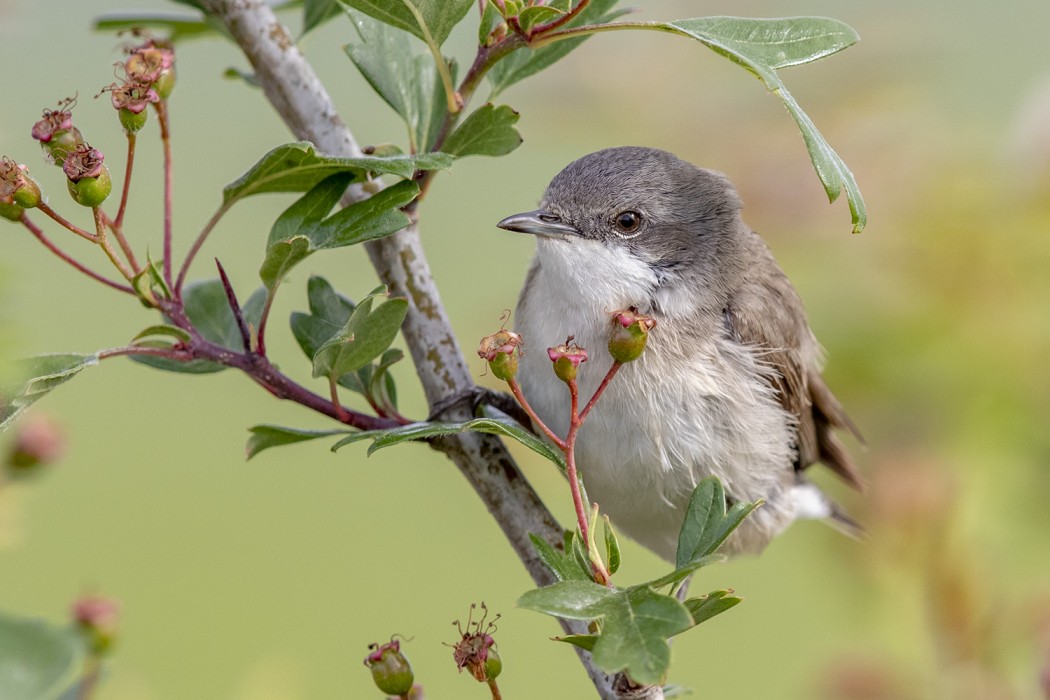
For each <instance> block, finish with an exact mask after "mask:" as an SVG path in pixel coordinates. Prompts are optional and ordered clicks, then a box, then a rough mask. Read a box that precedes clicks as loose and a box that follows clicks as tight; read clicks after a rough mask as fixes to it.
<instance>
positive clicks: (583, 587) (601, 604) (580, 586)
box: [517, 580, 624, 620]
mask: <svg viewBox="0 0 1050 700" xmlns="http://www.w3.org/2000/svg"><path fill="white" fill-rule="evenodd" d="M623 594H624V591H620V590H617V589H614V588H607V587H606V586H603V585H601V584H598V583H595V582H594V581H577V580H566V581H559V582H558V583H552V584H551V585H549V586H544V587H543V588H535V589H533V590H531V591H526V592H525V593H523V594H522V595H521V597H520V598H518V602H517V605H518V607H519V608H525V609H527V610H535V611H537V612H541V613H544V614H546V615H553V616H555V617H561V618H564V619H566V620H598V619H601V618H602V617H603V616H604V614H605V612H606V611H607V608H606V607H605V606H606V605H607V604H608V603H609V602H610V601H613V600H616V599H617V598H619V597H621V596H622V595H623Z"/></svg>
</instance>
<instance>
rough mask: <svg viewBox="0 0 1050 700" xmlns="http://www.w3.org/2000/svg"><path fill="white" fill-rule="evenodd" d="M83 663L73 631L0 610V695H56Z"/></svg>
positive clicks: (35, 699)
mask: <svg viewBox="0 0 1050 700" xmlns="http://www.w3.org/2000/svg"><path fill="white" fill-rule="evenodd" d="M83 663H84V646H83V644H82V643H81V641H80V638H79V636H78V635H77V634H76V632H74V631H73V630H71V629H68V628H59V627H55V626H53V625H50V624H47V623H46V622H44V621H42V620H35V619H28V618H23V617H16V616H14V615H9V614H6V613H0V698H12V700H14V699H15V698H25V699H26V700H30V699H32V700H53V699H54V698H58V697H59V695H61V694H62V693H63V692H65V691H67V690H69V689H70V688H72V687H73V686H74V685H75V684H76V682H77V679H78V677H79V675H80V672H81V669H82V666H83Z"/></svg>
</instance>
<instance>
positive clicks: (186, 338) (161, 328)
mask: <svg viewBox="0 0 1050 700" xmlns="http://www.w3.org/2000/svg"><path fill="white" fill-rule="evenodd" d="M157 335H166V336H168V337H171V338H175V339H176V340H179V341H182V342H183V343H188V342H190V334H189V333H187V332H186V331H184V330H182V329H181V328H178V327H177V326H169V325H168V324H166V323H158V324H157V325H154V326H149V327H147V328H143V329H142V330H141V331H139V332H138V333H136V334H135V337H134V338H132V339H131V342H132V343H137V342H138V341H140V340H142V339H143V338H150V337H153V336H157Z"/></svg>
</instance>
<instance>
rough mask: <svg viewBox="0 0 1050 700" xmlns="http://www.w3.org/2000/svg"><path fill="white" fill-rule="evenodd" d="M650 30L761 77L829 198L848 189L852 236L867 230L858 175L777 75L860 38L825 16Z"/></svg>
mask: <svg viewBox="0 0 1050 700" xmlns="http://www.w3.org/2000/svg"><path fill="white" fill-rule="evenodd" d="M646 28H650V29H660V30H663V31H669V32H672V33H675V34H679V35H682V36H686V37H689V38H691V39H695V40H696V41H699V42H700V43H702V44H704V45H705V46H707V47H708V48H710V49H711V50H712V51H714V52H716V53H718V54H721V55H722V56H725V57H726V58H728V59H729V60H731V61H733V62H734V63H737V64H739V65H741V66H743V67H744V68H746V69H747V70H748V71H750V72H751V73H753V74H754V75H755V76H757V77H758V78H760V79H761V80H762V81H763V82H764V83H765V85H766V87H767V88H768V89H769V90H770V91H771V92H773V93H775V94H776V95H777V96H778V97H779V98H780V99H781V100H782V101H783V103H784V106H785V107H787V109H788V111H789V112H790V113H791V116H792V117H794V119H795V122H796V123H797V124H798V127H799V130H800V131H801V132H802V138H803V140H804V141H805V143H806V148H807V149H808V151H809V156H810V159H811V160H812V161H813V167H814V169H815V170H816V171H817V175H818V176H819V177H820V181H821V182H822V183H823V184H824V190H825V192H827V194H828V199H829V200H830V201H832V202H833V201H835V200H836V199H837V198H838V196H839V194H840V193H841V191H842V189H845V190H846V198H847V200H848V201H849V206H850V212H851V215H852V218H853V232H854V233H860V232H861V231H862V230H863V229H864V227H865V226H866V225H867V221H868V215H867V209H866V207H865V205H864V198H863V197H862V196H861V193H860V187H859V186H858V185H857V182H856V180H855V179H854V177H853V173H851V172H850V170H849V168H848V167H846V164H845V162H844V161H843V160H842V158H840V157H839V155H838V154H837V153H836V152H835V151H834V150H833V149H832V148H831V146H830V144H828V142H827V140H826V139H825V138H824V136H823V135H822V134H821V133H820V132H819V131H818V130H817V128H816V126H815V125H814V124H813V122H812V120H811V119H810V118H809V116H808V115H807V114H806V113H805V112H804V111H803V110H802V107H800V106H799V104H798V102H796V101H795V98H794V97H792V95H791V93H789V92H788V90H787V88H786V87H785V85H784V83H783V81H782V80H781V79H780V76H779V75H777V72H776V71H777V69H778V68H786V67H788V66H796V65H800V64H802V63H808V62H810V61H815V60H817V59H819V58H824V57H825V56H830V55H831V54H833V53H836V52H838V51H841V50H843V49H845V48H847V47H848V46H851V45H853V44H854V43H856V42H857V40H858V39H859V37H858V36H857V33H856V32H855V31H854V30H853V29H852V28H851V27H850V26H849V25H847V24H845V23H843V22H840V21H838V20H834V19H829V18H826V17H786V18H781V19H747V18H743V17H699V18H696V19H683V20H678V21H676V22H667V23H655V24H651V25H648V26H647V27H646Z"/></svg>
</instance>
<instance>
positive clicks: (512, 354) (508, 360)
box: [478, 331, 522, 382]
mask: <svg viewBox="0 0 1050 700" xmlns="http://www.w3.org/2000/svg"><path fill="white" fill-rule="evenodd" d="M521 345H522V339H521V336H520V335H518V334H517V333H515V332H514V331H497V332H496V333H493V334H492V335H486V336H485V337H484V338H482V339H481V344H480V345H479V346H478V357H480V358H481V359H483V360H486V361H487V362H488V363H489V369H491V370H492V373H493V374H494V375H496V378H497V379H502V380H503V381H505V382H509V381H510V380H511V379H514V376H515V375H516V374H517V373H518V348H519V347H521Z"/></svg>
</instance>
